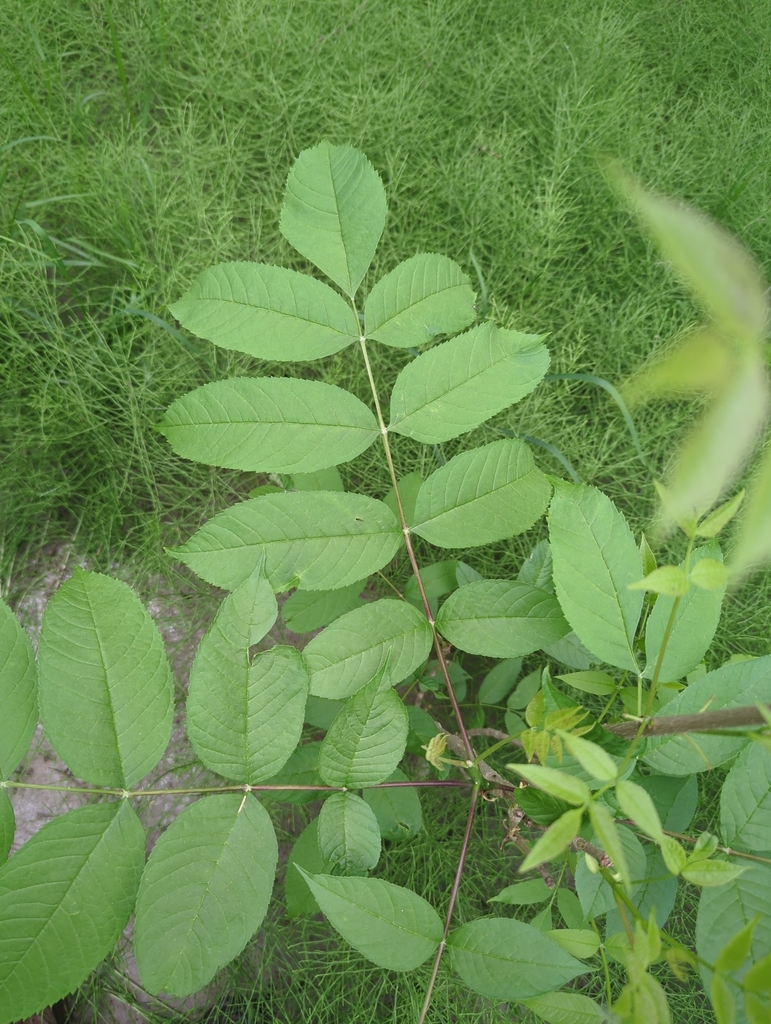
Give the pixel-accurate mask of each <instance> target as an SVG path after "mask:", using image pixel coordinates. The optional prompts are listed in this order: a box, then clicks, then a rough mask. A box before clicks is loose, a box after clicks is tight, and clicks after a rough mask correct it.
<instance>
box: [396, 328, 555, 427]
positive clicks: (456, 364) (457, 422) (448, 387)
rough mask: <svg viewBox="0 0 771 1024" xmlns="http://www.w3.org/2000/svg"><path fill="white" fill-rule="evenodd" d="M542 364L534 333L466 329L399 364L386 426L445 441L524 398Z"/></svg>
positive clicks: (545, 354) (543, 359)
mask: <svg viewBox="0 0 771 1024" xmlns="http://www.w3.org/2000/svg"><path fill="white" fill-rule="evenodd" d="M548 366H549V353H548V352H547V351H546V348H545V347H544V345H542V344H541V340H540V337H539V336H538V335H534V334H519V333H517V332H516V331H505V330H500V329H499V328H497V327H496V326H495V324H493V323H489V322H488V323H484V324H480V325H479V326H478V327H472V329H471V330H470V331H467V332H466V333H465V334H461V335H460V336H459V337H457V338H453V339H452V340H451V341H446V342H444V343H443V344H442V345H437V346H436V347H435V348H432V349H429V351H428V352H424V353H423V354H422V355H420V356H418V358H417V359H415V360H413V361H412V362H411V363H408V364H407V366H405V367H404V369H403V370H402V371H401V373H400V374H399V376H398V377H397V378H396V383H395V384H394V389H393V392H392V393H391V423H390V425H389V428H388V429H389V430H393V431H395V432H396V433H397V434H405V435H406V436H407V437H414V438H415V439H416V440H417V441H424V442H425V443H426V444H439V443H440V442H442V441H449V440H450V439H451V438H453V437H458V436H459V435H460V434H465V433H466V432H467V431H469V430H473V429H474V427H478V426H479V424H480V423H484V421H485V420H488V419H490V417H491V416H494V415H495V414H496V413H498V412H500V411H501V410H502V409H505V408H507V407H508V406H510V405H513V404H514V403H515V402H518V401H519V400H520V399H521V398H524V396H525V395H527V394H529V393H530V392H531V391H532V390H533V389H534V388H535V387H536V385H537V384H538V383H539V381H540V380H541V379H542V377H543V375H544V374H545V373H546V370H547V369H548Z"/></svg>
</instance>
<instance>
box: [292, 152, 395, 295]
mask: <svg viewBox="0 0 771 1024" xmlns="http://www.w3.org/2000/svg"><path fill="white" fill-rule="evenodd" d="M386 209H387V208H386V196H385V189H384V188H383V183H382V181H381V180H380V175H379V174H378V173H377V171H376V170H375V168H374V167H373V166H372V164H371V163H370V162H369V160H367V158H366V157H365V156H364V154H363V153H359V152H358V150H355V149H353V148H352V147H351V146H332V145H330V144H329V143H328V142H326V141H325V142H321V143H319V145H318V146H314V147H313V148H312V149H306V150H304V151H303V152H302V153H300V155H299V156H298V158H297V160H296V161H295V162H294V165H293V166H292V170H291V171H290V172H289V177H288V178H287V183H286V192H285V194H284V205H283V207H282V210H281V222H280V229H281V234H282V235H283V236H284V238H286V240H287V242H289V244H290V245H292V246H294V248H295V249H297V251H298V252H299V253H302V255H303V256H305V258H306V259H309V260H310V261H311V263H313V264H314V265H315V266H317V267H318V268H319V270H321V271H322V273H324V274H326V275H327V277H329V278H331V279H332V280H333V281H334V282H335V284H336V285H338V286H339V287H340V288H341V289H342V290H343V291H344V292H345V294H346V295H348V296H351V297H352V296H353V295H354V294H355V293H356V289H357V288H358V287H359V285H360V283H361V279H362V278H363V277H364V275H365V274H366V272H367V268H368V267H369V265H370V263H371V262H372V257H373V256H374V255H375V249H376V248H377V243H378V242H379V240H380V235H381V234H382V231H383V225H384V224H385V218H386Z"/></svg>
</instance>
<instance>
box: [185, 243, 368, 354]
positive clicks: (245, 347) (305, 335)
mask: <svg viewBox="0 0 771 1024" xmlns="http://www.w3.org/2000/svg"><path fill="white" fill-rule="evenodd" d="M169 309H170V310H171V312H172V314H173V315H174V317H176V319H177V320H179V322H180V323H181V324H182V325H183V326H184V327H186V328H187V329H188V330H189V331H190V332H191V333H192V334H195V335H196V336H197V337H199V338H208V339H209V341H212V342H214V344H215V345H219V346H220V347H221V348H229V349H235V350H236V351H237V352H246V353H247V354H248V355H250V356H254V357H255V358H257V359H271V360H277V361H280V362H287V363H290V362H298V361H303V362H304V361H305V360H310V359H320V358H321V357H322V356H329V355H332V353H333V352H339V351H340V349H342V348H345V347H346V345H350V344H351V342H353V341H356V340H357V339H358V337H359V325H358V323H357V322H356V317H355V316H354V313H353V310H352V309H351V307H350V305H349V304H348V303H347V302H346V301H345V299H343V297H342V296H341V295H338V294H337V292H336V291H334V290H333V289H332V288H330V287H329V286H328V285H326V284H324V283H323V282H322V281H316V280H314V279H313V278H312V277H308V276H307V275H306V274H298V273H297V271H296V270H285V269H284V268H283V267H271V266H266V265H265V264H264V263H221V264H220V265H219V266H216V267H210V268H209V269H208V270H204V272H203V273H202V274H199V275H198V277H197V278H196V279H195V281H193V283H192V285H191V286H190V290H189V291H188V292H187V293H186V294H185V295H183V296H182V298H181V299H179V301H177V302H175V303H173V304H172V305H171V306H169Z"/></svg>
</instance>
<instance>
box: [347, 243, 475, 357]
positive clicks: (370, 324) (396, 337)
mask: <svg viewBox="0 0 771 1024" xmlns="http://www.w3.org/2000/svg"><path fill="white" fill-rule="evenodd" d="M475 315H476V314H475V310H474V292H473V291H472V289H471V286H470V285H469V279H468V278H467V277H466V275H465V274H464V273H463V271H462V270H461V268H460V267H459V266H458V264H457V263H455V262H454V261H453V260H451V259H449V258H448V257H447V256H439V255H437V254H436V253H431V252H428V253H420V254H419V255H418V256H413V257H412V258H411V259H409V260H405V261H404V262H403V263H400V264H399V266H398V267H395V268H394V269H393V270H392V271H391V273H390V274H386V276H385V277H381V279H380V280H379V281H378V282H377V284H376V285H375V286H374V287H373V288H372V291H371V292H370V293H369V295H368V296H367V301H366V302H365V304H364V333H365V334H366V335H367V337H368V338H374V339H375V340H376V341H380V342H382V343H383V344H385V345H393V346H395V347H396V348H409V347H410V346H414V345H424V344H425V343H426V342H428V341H431V340H432V339H433V338H435V337H436V335H437V334H454V333H455V332H456V331H460V330H462V329H463V328H464V327H467V326H468V325H469V324H470V323H471V321H472V320H473V319H474V316H475Z"/></svg>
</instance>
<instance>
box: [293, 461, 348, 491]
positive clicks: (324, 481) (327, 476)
mask: <svg viewBox="0 0 771 1024" xmlns="http://www.w3.org/2000/svg"><path fill="white" fill-rule="evenodd" d="M292 489H293V490H295V491H344V490H345V486H344V485H343V478H342V477H341V476H340V470H339V469H338V468H337V466H329V467H327V469H318V470H316V472H314V473H292Z"/></svg>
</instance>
